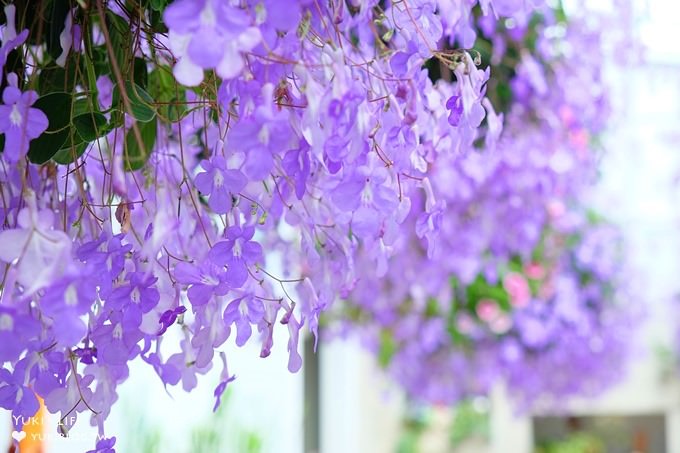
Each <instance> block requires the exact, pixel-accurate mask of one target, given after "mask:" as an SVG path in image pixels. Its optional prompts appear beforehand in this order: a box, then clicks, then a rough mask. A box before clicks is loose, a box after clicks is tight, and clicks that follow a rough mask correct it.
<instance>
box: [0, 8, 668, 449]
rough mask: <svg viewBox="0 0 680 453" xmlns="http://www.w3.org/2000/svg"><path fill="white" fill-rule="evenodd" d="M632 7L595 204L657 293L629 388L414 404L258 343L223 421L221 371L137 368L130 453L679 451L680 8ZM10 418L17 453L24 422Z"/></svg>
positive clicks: (646, 306)
mask: <svg viewBox="0 0 680 453" xmlns="http://www.w3.org/2000/svg"><path fill="white" fill-rule="evenodd" d="M568 3H569V2H568ZM633 3H634V5H635V15H634V22H635V33H637V35H638V38H639V40H640V42H641V43H642V44H643V46H644V49H643V51H642V53H643V55H642V60H641V61H642V62H641V63H636V64H634V65H633V66H632V67H630V68H629V69H628V70H626V71H623V70H621V69H620V68H619V69H617V70H616V71H614V70H612V71H610V74H609V77H610V80H611V81H612V83H613V84H614V86H615V90H616V91H615V94H614V96H613V100H614V112H615V114H614V121H613V122H612V125H611V130H610V132H609V133H608V135H607V136H606V147H607V154H606V157H605V161H604V162H603V166H602V168H603V171H602V177H601V181H600V183H599V188H598V190H597V191H596V197H595V199H594V200H593V203H595V205H596V206H598V207H599V208H600V210H601V212H603V213H604V214H605V215H606V216H607V217H608V218H610V219H611V220H613V221H614V222H616V223H618V224H619V225H620V226H621V227H622V229H623V231H624V235H625V239H626V240H627V242H628V244H629V245H628V247H629V259H630V263H629V264H630V266H631V267H632V268H633V269H634V274H637V275H640V276H641V278H640V281H641V282H645V285H646V286H645V287H644V288H638V290H639V291H637V293H638V294H644V299H642V300H637V301H634V303H636V304H639V305H640V308H641V309H642V310H641V311H642V312H644V313H645V315H646V321H645V323H644V324H643V326H642V329H643V332H642V341H641V342H639V344H640V348H639V351H635V358H634V360H633V363H632V365H631V368H630V370H629V375H628V376H627V377H626V379H625V380H624V381H623V382H622V383H621V384H620V385H618V386H617V387H615V388H614V389H612V390H611V391H609V392H608V393H606V394H604V395H603V396H602V397H601V398H598V399H594V400H593V399H589V400H581V401H575V402H573V403H572V404H570V405H568V406H566V407H564V408H563V410H562V411H561V412H560V413H516V412H514V411H513V409H511V406H510V405H509V403H508V401H507V397H506V395H505V391H504V389H503V388H497V389H496V390H495V391H494V393H493V394H492V395H491V397H490V398H477V399H474V400H471V401H467V402H465V403H463V404H460V405H459V406H457V407H453V408H451V407H424V406H418V405H414V404H410V403H409V402H408V401H406V400H405V398H404V396H403V395H402V394H401V393H400V391H399V390H398V389H397V388H396V387H395V386H394V385H393V384H391V383H390V381H389V380H388V379H387V378H386V377H385V376H384V375H383V374H382V372H381V371H380V370H379V368H378V366H377V365H376V364H375V363H374V358H373V357H372V356H370V355H369V354H367V353H366V352H364V351H363V350H362V348H361V347H359V345H357V344H354V343H352V342H351V341H334V342H332V343H323V344H321V345H320V347H319V351H318V354H317V355H312V354H310V353H309V352H310V351H311V344H310V343H309V342H308V345H307V346H308V347H307V348H306V352H307V354H305V355H306V357H305V366H304V368H303V370H302V372H300V373H298V374H295V375H292V374H290V373H288V371H287V369H286V365H285V364H286V361H287V354H286V351H285V347H278V348H274V350H273V354H272V357H271V358H270V359H268V360H261V359H259V350H258V349H257V348H256V347H255V346H253V345H246V346H245V347H243V348H241V349H237V350H234V351H233V352H232V353H231V355H230V357H229V360H230V362H229V366H230V369H231V370H232V371H233V372H235V373H236V375H237V380H236V381H235V383H234V384H233V385H231V386H230V388H229V389H228V391H227V394H226V395H227V396H226V401H225V403H224V404H223V406H222V408H221V409H220V410H219V411H218V413H217V414H213V413H212V411H211V409H212V406H213V395H212V389H213V388H214V387H215V385H216V384H217V382H218V379H219V376H218V375H219V370H217V369H216V370H213V372H211V373H209V374H208V375H206V376H204V377H203V378H202V379H201V380H200V381H199V386H198V389H196V390H194V391H193V392H192V393H191V394H185V393H184V392H183V391H181V390H178V389H171V388H169V389H167V391H164V390H163V387H162V386H161V385H160V382H158V377H157V376H156V375H155V374H154V372H153V370H152V369H151V368H150V367H148V366H146V365H144V364H140V363H135V364H133V366H132V369H131V378H130V379H129V381H127V382H126V383H125V384H123V386H122V388H121V395H120V399H121V400H120V402H119V404H117V405H116V406H115V408H114V409H113V412H112V415H111V417H110V423H109V424H108V426H107V430H108V432H111V433H116V434H118V444H117V449H118V451H120V452H123V453H127V452H149V453H151V452H256V451H257V452H260V451H261V452H276V453H285V452H301V451H321V452H323V453H344V452H370V453H381V452H395V451H398V452H411V451H413V452H416V451H418V452H427V453H430V452H432V453H434V452H476V453H483V452H494V453H501V452H514V453H525V452H527V453H528V452H532V451H542V452H579V453H580V452H588V451H602V450H598V449H597V448H601V447H602V446H603V445H604V446H606V449H605V450H604V451H607V452H621V453H623V452H627V453H628V452H633V451H637V452H645V453H662V452H671V453H680V385H679V383H680V381H678V376H680V373H678V369H679V368H678V364H677V350H676V349H677V346H678V345H679V344H680V338H678V337H677V332H678V330H679V327H680V319H679V316H678V313H680V312H679V311H678V305H680V299H679V294H680V197H678V195H679V194H680V46H679V45H678V43H680V3H678V2H675V1H673V0H638V1H634V2H633ZM590 4H592V6H594V7H598V8H607V7H611V6H610V5H609V4H608V2H605V1H603V0H592V1H591V2H590ZM576 7H577V6H576ZM605 64H606V62H605ZM631 283H632V284H633V285H635V284H636V282H631ZM1 416H2V417H3V418H2V419H0V439H2V440H6V441H0V451H6V448H7V447H8V446H9V440H10V435H11V429H10V425H11V424H10V418H9V415H7V414H6V413H3V414H1ZM56 422H57V420H56V419H50V420H49V421H46V424H47V426H56ZM72 436H73V437H72V438H71V439H69V440H63V439H60V438H59V437H58V436H57V435H56V432H55V433H54V435H51V434H50V433H49V432H48V433H46V449H47V451H48V452H54V453H56V452H64V453H69V452H73V451H77V450H80V451H82V450H85V449H87V448H90V447H91V445H93V442H92V439H93V438H94V436H95V430H94V428H90V427H88V426H86V424H85V423H79V424H78V425H77V426H76V427H75V429H74V430H73V434H72ZM3 443H4V444H5V445H3ZM538 446H541V447H540V449H538Z"/></svg>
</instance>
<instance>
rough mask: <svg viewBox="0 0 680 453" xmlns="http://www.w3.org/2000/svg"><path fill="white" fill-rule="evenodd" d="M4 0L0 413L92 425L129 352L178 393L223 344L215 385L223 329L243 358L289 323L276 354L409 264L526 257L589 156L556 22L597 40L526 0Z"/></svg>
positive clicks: (475, 265) (441, 276)
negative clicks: (40, 403) (171, 340)
mask: <svg viewBox="0 0 680 453" xmlns="http://www.w3.org/2000/svg"><path fill="white" fill-rule="evenodd" d="M17 7H19V4H17ZM17 7H15V6H14V5H12V4H10V5H8V6H6V7H5V8H4V20H5V24H4V25H3V26H2V47H1V48H0V65H1V66H2V68H1V69H2V74H3V77H2V86H1V88H2V90H3V105H2V106H0V109H1V110H0V113H2V115H1V117H0V132H1V133H2V134H3V135H2V137H3V138H2V139H1V140H0V149H1V150H2V154H1V155H0V198H1V200H2V202H1V204H0V225H1V226H2V227H1V228H2V230H1V231H0V261H1V264H0V266H1V267H0V271H1V273H2V276H3V277H2V286H1V288H2V289H1V299H0V337H1V338H2V340H3V341H2V342H0V358H2V364H3V368H2V370H1V371H2V373H1V374H0V407H4V408H6V409H9V410H11V411H13V414H14V415H15V416H23V417H29V416H31V415H33V413H34V412H35V409H36V406H37V396H41V397H43V398H44V400H45V403H46V406H47V409H48V410H49V411H50V412H52V413H60V415H61V416H62V417H63V420H66V419H67V418H68V420H72V417H71V416H72V415H74V414H78V413H84V415H86V416H88V417H89V418H90V421H91V423H92V424H93V425H95V426H98V427H99V430H100V433H101V434H104V426H103V423H104V421H105V419H106V417H107V416H108V414H109V412H110V408H111V405H112V404H113V403H114V402H115V401H116V399H117V395H116V387H117V386H118V385H119V384H120V383H122V382H123V381H125V379H126V378H127V377H128V374H129V370H128V364H129V362H130V361H132V360H143V361H144V362H146V363H148V364H149V365H150V366H152V367H153V368H154V370H155V371H156V372H157V374H158V376H159V377H160V379H161V380H162V383H163V384H164V385H166V386H168V385H170V386H174V385H180V383H181V385H182V387H183V388H184V389H185V390H187V391H190V390H192V389H193V388H194V387H195V386H196V383H197V375H200V374H204V373H206V372H207V371H208V370H209V369H210V368H211V367H212V366H213V362H214V361H215V355H216V352H217V351H220V352H219V354H218V355H219V356H220V358H221V363H222V367H223V373H222V382H221V383H220V385H219V386H218V387H217V389H215V396H216V399H217V404H219V400H220V397H221V395H222V393H223V392H224V391H225V388H226V386H227V384H229V383H230V382H231V381H233V379H234V377H233V375H231V374H230V373H229V371H227V359H226V355H225V354H224V349H225V348H224V345H225V343H226V342H227V340H228V339H229V338H230V337H231V336H232V332H233V333H234V334H233V337H234V341H235V343H236V345H237V346H242V345H244V344H246V343H247V342H251V341H256V342H259V344H261V356H262V357H267V356H268V355H269V354H270V352H271V350H272V348H273V347H276V346H275V343H276V345H279V344H282V343H283V342H285V346H278V347H285V348H286V349H287V351H288V352H289V357H290V359H289V364H288V368H289V369H290V371H293V372H295V371H297V370H299V369H300V367H301V365H302V358H301V356H300V354H299V352H298V349H299V344H298V343H299V340H300V337H301V329H302V328H303V327H308V329H309V330H310V331H311V332H312V333H313V334H314V335H316V334H317V330H318V328H319V317H320V315H321V314H322V313H323V312H325V311H327V310H328V309H329V308H330V307H331V306H332V305H333V304H335V305H337V304H342V302H337V303H336V300H337V299H346V298H351V299H352V300H353V301H354V302H355V303H359V304H364V305H365V307H363V308H366V309H368V310H372V309H373V304H374V303H383V302H385V299H384V298H382V297H376V291H379V289H378V287H379V286H380V285H382V284H383V283H384V282H386V281H391V279H393V277H392V275H393V274H390V270H391V269H412V267H413V265H414V264H415V263H416V262H418V263H420V262H421V260H422V267H421V271H420V272H425V274H424V275H425V276H426V278H424V279H422V284H424V285H429V286H430V288H428V289H423V294H425V295H430V293H431V292H433V295H434V294H436V293H437V291H438V289H437V288H438V285H439V286H441V285H442V282H448V279H449V276H450V275H457V276H458V277H459V278H460V281H461V282H463V283H464V284H469V283H471V282H472V280H473V279H474V277H475V276H476V275H478V274H480V273H484V272H487V273H488V272H492V268H493V266H494V265H496V264H498V263H501V262H507V260H509V259H510V258H512V257H514V256H521V257H526V256H528V255H527V254H528V253H530V251H531V250H533V247H534V246H535V245H536V243H537V241H538V240H539V239H540V236H541V233H542V232H543V231H544V227H545V225H546V218H547V217H546V216H547V213H549V212H550V209H548V208H550V207H551V206H552V207H553V208H554V209H556V210H559V209H560V208H559V206H561V205H560V203H561V202H562V201H563V200H565V199H567V198H568V197H569V196H571V195H573V194H574V193H576V190H577V189H576V188H577V187H580V186H581V185H582V184H584V183H585V181H586V180H589V179H590V178H589V176H590V175H591V173H592V170H594V161H595V159H594V156H593V155H592V154H591V153H590V152H589V144H590V142H591V134H594V133H597V132H598V131H599V130H600V129H601V127H602V121H603V118H602V113H603V111H604V110H606V100H605V98H604V97H603V93H602V87H601V86H600V85H599V79H598V77H599V75H598V69H597V68H598V67H597V65H596V63H597V61H596V60H597V56H596V55H591V54H592V49H589V52H585V55H584V54H582V53H578V55H579V59H578V64H575V61H576V60H575V56H576V53H575V51H574V49H573V48H571V49H570V48H568V47H565V48H561V47H560V46H559V45H556V41H557V40H560V39H564V34H565V33H568V35H569V41H568V42H570V43H571V45H573V46H575V47H576V48H579V47H581V46H588V45H591V44H590V43H591V42H592V40H593V39H594V40H596V39H597V34H596V33H595V34H593V35H589V36H586V32H585V31H584V32H582V33H581V34H576V35H575V36H573V37H572V36H571V31H569V32H567V31H566V30H567V28H566V24H565V23H564V20H563V18H561V17H560V15H561V10H560V9H557V10H554V9H550V8H547V7H546V6H545V5H544V4H543V2H542V1H538V0H534V1H532V2H526V1H525V0H480V1H479V2H476V1H473V0H470V1H463V2H458V1H448V0H437V1H434V0H400V1H393V2H390V1H378V0H370V1H329V2H325V1H324V2H320V1H316V0H299V1H291V2H282V1H278V0H257V1H250V0H247V1H217V0H176V1H174V2H169V1H166V0H146V1H128V2H121V1H112V0H109V1H105V0H97V1H92V2H87V3H83V2H76V1H70V0H41V1H37V2H24V3H21V6H20V8H23V10H20V11H17ZM48 17H49V18H50V20H49V21H45V20H44V19H45V18H48ZM536 21H538V23H539V24H541V25H540V26H541V27H542V28H541V29H542V30H544V31H545V33H540V34H539V35H538V36H535V35H533V34H532V31H533V30H535V28H536V25H535V24H536V23H537V22H536ZM508 23H511V24H513V27H509V28H506V27H503V26H502V25H503V24H508ZM530 25H531V26H530ZM18 30H21V31H20V32H17V31H18ZM569 30H571V29H569ZM478 37H479V38H480V41H479V42H482V41H483V42H484V43H486V44H487V45H488V48H486V49H484V48H480V49H479V50H477V48H476V47H477V44H475V43H476V42H477V41H476V38H478ZM529 41H531V43H532V44H531V45H530V48H529V49H528V50H526V49H525V48H524V47H523V45H518V44H517V43H518V42H522V43H527V42H529ZM473 45H474V46H475V48H474V49H473V48H472V47H473ZM506 49H507V51H506ZM532 52H533V54H532ZM506 56H508V58H510V59H514V60H517V62H516V63H513V64H511V65H508V64H506V63H507V62H505V60H506ZM589 58H592V60H590V59H589ZM542 62H543V63H542ZM495 67H497V70H498V71H500V72H499V74H500V75H501V77H497V78H494V71H495V70H496V69H494V68H495ZM503 71H511V72H512V73H513V74H516V77H509V76H508V75H507V74H505V76H503ZM503 81H505V82H503ZM509 81H511V83H506V82H509ZM550 86H557V87H559V89H557V90H552V89H550V88H549V87H550ZM584 87H585V89H584ZM509 92H511V93H512V95H508V93H509ZM497 111H499V112H502V113H496V112H497ZM504 117H505V120H506V121H504ZM534 118H542V119H541V120H540V121H538V123H537V124H536V125H534V126H532V127H531V128H528V130H525V129H526V128H525V125H526V124H527V123H529V122H532V121H533V120H534ZM504 128H505V129H506V130H507V132H506V133H502V130H503V129H504ZM546 145H547V146H546ZM482 148H483V149H484V150H485V151H484V152H481V149H482ZM479 209H484V210H488V211H489V215H488V216H487V215H485V216H475V215H474V212H475V211H478V210H479ZM470 218H472V219H474V220H473V221H467V220H466V219H470ZM498 224H502V225H504V226H505V228H497V226H498ZM414 237H415V238H417V240H415V242H414ZM409 244H416V245H415V246H414V247H413V250H411V249H410V247H411V246H410V245H409ZM423 245H424V247H425V249H424V251H423V250H422V249H421V246H423ZM445 258H446V259H445ZM404 263H410V264H409V265H408V266H407V267H402V265H403V264H404ZM425 269H429V270H430V271H431V272H430V271H426V270H425ZM386 276H387V278H386ZM397 278H398V277H397ZM410 278H411V277H409V280H408V282H412V281H413V280H411V279H410ZM508 278H510V277H508ZM603 278H604V277H603ZM381 279H382V280H381ZM510 280H511V278H510ZM516 280H517V281H519V280H518V279H516ZM405 282H406V281H405ZM516 283H517V282H515V284H516ZM508 285H513V283H508ZM520 285H521V283H520ZM513 288H514V287H513ZM518 288H519V287H518ZM513 291H521V288H519V289H516V290H513ZM400 296H403V294H401V295H400ZM523 297H525V296H523ZM364 301H365V302H364ZM381 301H382V302H381ZM399 303H400V301H399V300H396V301H395V305H394V306H395V307H396V306H398V305H399ZM522 303H524V302H522ZM362 306H363V305H362ZM276 323H281V324H284V325H286V326H287V327H288V334H289V335H288V338H284V339H280V338H275V337H274V325H275V324H276ZM171 329H172V330H173V331H176V332H179V333H180V336H181V337H182V341H181V342H180V343H179V344H168V342H165V343H163V339H164V338H165V336H166V334H167V332H168V331H169V330H171ZM432 332H436V329H434V328H433V330H432ZM407 385H410V384H407ZM216 407H217V406H216ZM15 420H19V418H15ZM100 444H101V445H99V444H98V445H97V450H96V451H109V450H112V449H113V446H114V444H115V438H112V439H107V440H105V441H102V442H100Z"/></svg>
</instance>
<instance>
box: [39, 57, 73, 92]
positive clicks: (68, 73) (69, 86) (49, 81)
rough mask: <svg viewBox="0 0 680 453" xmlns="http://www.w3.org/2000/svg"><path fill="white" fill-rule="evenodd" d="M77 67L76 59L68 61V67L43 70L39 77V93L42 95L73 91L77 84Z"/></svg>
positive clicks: (51, 67) (50, 67)
mask: <svg viewBox="0 0 680 453" xmlns="http://www.w3.org/2000/svg"><path fill="white" fill-rule="evenodd" d="M77 73H78V71H77V65H76V63H75V61H74V59H72V58H69V59H67V60H66V67H65V68H61V67H59V66H49V67H47V68H43V69H42V70H41V71H40V75H39V76H38V92H39V93H41V94H47V93H52V92H54V91H65V92H71V91H73V87H74V86H75V84H76V77H77Z"/></svg>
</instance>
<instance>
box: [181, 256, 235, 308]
mask: <svg viewBox="0 0 680 453" xmlns="http://www.w3.org/2000/svg"><path fill="white" fill-rule="evenodd" d="M175 278H176V279H177V281H178V282H180V283H185V284H190V285H191V286H190V287H189V290H188V291H187V296H188V297H189V301H191V304H192V305H193V306H195V307H199V306H201V305H205V304H207V303H208V301H209V300H210V298H211V297H212V296H213V295H217V296H224V295H225V294H227V292H229V286H228V285H227V283H226V276H225V273H224V271H223V270H222V269H220V268H219V267H218V266H216V265H215V264H214V263H213V262H212V261H210V260H204V261H203V262H202V263H201V264H200V265H198V266H195V265H193V264H189V263H185V262H181V263H178V264H177V266H175Z"/></svg>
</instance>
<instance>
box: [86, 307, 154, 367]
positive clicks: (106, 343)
mask: <svg viewBox="0 0 680 453" xmlns="http://www.w3.org/2000/svg"><path fill="white" fill-rule="evenodd" d="M135 308H136V307H134V306H131V307H130V308H128V309H127V310H125V311H124V312H120V311H114V312H112V313H111V315H110V316H109V318H108V320H109V322H110V324H103V325H98V326H97V327H96V328H95V329H94V330H93V332H92V334H91V338H92V342H93V343H94V344H95V346H96V348H97V360H98V362H99V363H105V364H108V365H124V364H126V363H127V362H128V361H129V360H131V359H132V358H133V357H135V356H136V355H137V354H138V353H139V351H140V349H139V346H137V343H139V341H140V340H141V339H142V337H143V334H142V333H141V332H140V330H139V325H140V324H141V323H142V313H141V310H139V309H138V308H137V309H135Z"/></svg>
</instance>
